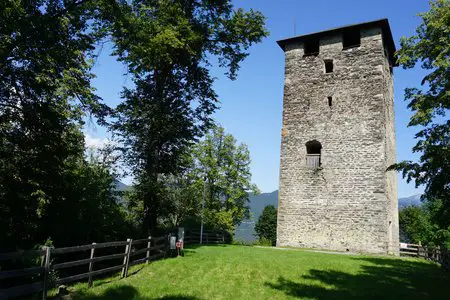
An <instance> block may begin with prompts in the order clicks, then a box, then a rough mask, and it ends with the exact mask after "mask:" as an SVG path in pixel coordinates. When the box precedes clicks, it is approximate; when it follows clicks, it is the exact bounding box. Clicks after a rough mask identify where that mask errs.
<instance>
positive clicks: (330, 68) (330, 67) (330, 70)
mask: <svg viewBox="0 0 450 300" xmlns="http://www.w3.org/2000/svg"><path fill="white" fill-rule="evenodd" d="M325 73H333V60H332V59H326V60H325Z"/></svg>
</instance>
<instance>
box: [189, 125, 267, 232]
mask: <svg viewBox="0 0 450 300" xmlns="http://www.w3.org/2000/svg"><path fill="white" fill-rule="evenodd" d="M192 155H193V162H194V168H193V170H192V173H191V175H190V176H191V178H195V179H196V187H197V195H202V194H203V189H204V188H205V198H206V200H205V220H206V224H207V225H209V226H210V227H212V228H216V229H224V230H228V231H234V229H235V227H236V225H238V224H239V223H240V222H241V221H242V220H243V219H245V218H248V216H249V208H248V205H247V204H248V202H249V198H250V194H251V193H258V192H259V191H258V189H257V187H256V185H254V184H252V183H251V172H250V153H249V151H248V149H247V146H246V145H245V144H240V145H237V142H236V139H235V138H234V137H233V136H232V135H231V134H226V133H225V131H224V129H223V128H222V127H215V128H213V129H212V130H211V131H210V133H209V134H207V135H206V137H205V139H204V140H203V141H201V142H199V143H198V144H197V145H195V146H194V149H193V151H192ZM204 184H205V185H206V186H205V187H204Z"/></svg>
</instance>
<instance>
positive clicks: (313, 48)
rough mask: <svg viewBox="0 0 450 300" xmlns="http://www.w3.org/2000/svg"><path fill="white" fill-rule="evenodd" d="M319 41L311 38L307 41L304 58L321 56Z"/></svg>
mask: <svg viewBox="0 0 450 300" xmlns="http://www.w3.org/2000/svg"><path fill="white" fill-rule="evenodd" d="M319 49H320V46H319V39H317V38H309V39H306V40H305V43H304V47H303V51H304V54H303V56H310V55H318V54H319Z"/></svg>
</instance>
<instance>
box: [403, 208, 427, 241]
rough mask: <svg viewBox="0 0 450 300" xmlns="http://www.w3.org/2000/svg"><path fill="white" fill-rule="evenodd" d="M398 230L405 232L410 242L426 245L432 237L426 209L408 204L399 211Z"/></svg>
mask: <svg viewBox="0 0 450 300" xmlns="http://www.w3.org/2000/svg"><path fill="white" fill-rule="evenodd" d="M399 225H400V230H401V231H402V232H404V233H405V234H406V237H407V238H408V239H409V241H410V242H412V243H414V244H418V243H419V242H420V243H422V244H424V245H426V244H428V243H429V242H430V241H431V239H432V231H433V226H432V224H431V221H430V215H429V213H428V212H427V210H426V209H424V208H423V207H419V206H408V207H405V208H403V209H401V210H400V211H399Z"/></svg>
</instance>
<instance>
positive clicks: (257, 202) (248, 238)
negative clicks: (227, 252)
mask: <svg viewBox="0 0 450 300" xmlns="http://www.w3.org/2000/svg"><path fill="white" fill-rule="evenodd" d="M267 205H273V206H275V207H278V191H274V192H272V193H261V194H259V195H251V196H250V203H249V206H250V220H246V221H244V222H242V223H241V224H240V225H239V226H238V228H236V231H235V232H234V239H235V240H237V241H241V242H253V241H256V237H255V235H254V234H255V222H256V220H258V218H259V216H260V215H261V213H262V211H263V209H264V207H266V206H267Z"/></svg>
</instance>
